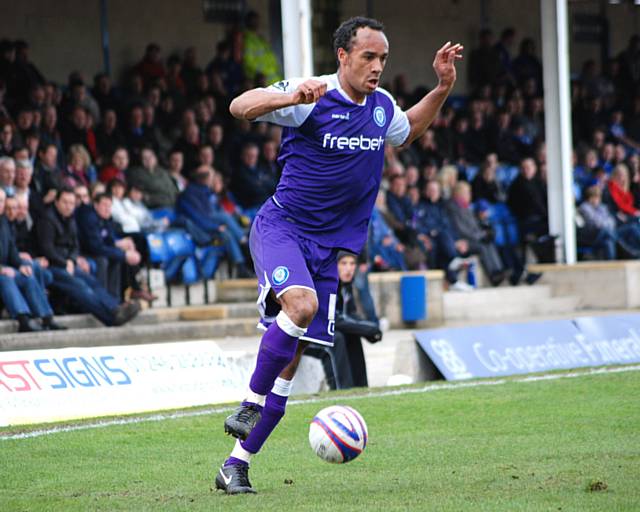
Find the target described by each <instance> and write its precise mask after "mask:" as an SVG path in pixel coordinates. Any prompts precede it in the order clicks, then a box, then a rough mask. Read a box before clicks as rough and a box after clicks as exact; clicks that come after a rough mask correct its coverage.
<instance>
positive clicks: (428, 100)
mask: <svg viewBox="0 0 640 512" xmlns="http://www.w3.org/2000/svg"><path fill="white" fill-rule="evenodd" d="M463 49H464V48H463V46H462V45H461V44H454V45H452V44H451V42H447V43H446V44H445V45H444V46H443V47H442V48H440V49H439V50H438V51H437V52H436V56H435V58H434V60H433V69H434V71H435V72H436V75H437V77H438V85H437V87H436V88H435V89H433V90H432V91H431V92H430V93H429V94H427V95H426V96H425V97H424V98H422V100H420V101H419V102H418V103H416V104H415V105H414V106H413V107H411V108H410V109H409V110H407V118H408V119H409V125H410V126H411V131H410V132H409V135H408V137H407V140H406V141H405V145H407V144H411V143H412V142H413V141H414V140H416V139H417V138H419V137H420V136H422V134H423V133H424V132H425V131H426V130H427V128H428V127H429V125H430V124H431V123H432V122H433V120H434V119H435V118H436V116H437V115H438V111H439V110H440V108H441V107H442V105H443V104H444V102H445V101H446V99H447V97H448V96H449V93H450V92H451V89H452V88H453V85H454V84H455V82H456V65H455V63H456V60H459V59H462V50H463Z"/></svg>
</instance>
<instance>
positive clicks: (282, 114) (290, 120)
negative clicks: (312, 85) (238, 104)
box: [256, 78, 315, 127]
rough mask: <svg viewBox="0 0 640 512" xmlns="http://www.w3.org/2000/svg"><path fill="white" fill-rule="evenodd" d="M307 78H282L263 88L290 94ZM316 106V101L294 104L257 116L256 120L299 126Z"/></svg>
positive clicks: (277, 92) (275, 92)
mask: <svg viewBox="0 0 640 512" xmlns="http://www.w3.org/2000/svg"><path fill="white" fill-rule="evenodd" d="M305 80H306V79H305V78H291V79H289V80H281V81H280V82H276V83H275V84H272V85H270V86H269V87H266V88H264V89H262V90H263V91H268V92H272V93H274V94H289V93H292V92H293V91H295V90H296V89H297V87H298V86H299V85H300V84H301V83H302V82H304V81H305ZM314 107H315V103H310V104H302V105H292V106H291V107H285V108H281V109H278V110H274V111H273V112H270V113H268V114H265V115H263V116H260V117H258V118H256V121H263V122H268V123H273V124H278V125H280V126H289V127H298V126H300V125H302V123H304V122H305V121H306V119H307V117H309V114H311V111H312V110H313V108H314Z"/></svg>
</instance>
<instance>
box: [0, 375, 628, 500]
mask: <svg viewBox="0 0 640 512" xmlns="http://www.w3.org/2000/svg"><path fill="white" fill-rule="evenodd" d="M329 398H330V400H329V401H322V402H319V403H307V404H299V405H293V406H291V407H290V408H289V409H288V413H287V416H286V417H285V419H284V420H283V422H282V423H281V425H280V426H279V428H278V429H277V430H276V432H275V433H274V435H273V436H272V438H271V439H270V440H269V442H268V443H267V444H266V445H265V448H264V450H263V452H262V453H261V454H260V455H258V456H257V457H255V459H254V461H253V463H252V469H251V475H250V476H251V480H252V483H253V485H254V487H255V488H256V489H257V490H258V492H259V494H258V495H257V496H225V495H223V494H221V493H219V492H217V493H216V492H211V491H210V490H209V489H210V485H211V482H212V480H213V476H214V475H215V472H216V471H217V468H218V466H219V464H220V463H221V462H222V460H224V458H225V457H226V456H227V454H228V452H229V450H230V449H231V447H232V445H233V441H232V440H231V439H230V438H228V437H225V436H224V435H223V434H222V422H223V418H224V416H225V415H224V414H216V415H205V416H198V417H185V418H181V419H172V420H166V421H160V422H143V423H138V424H131V425H119V426H112V427H106V428H99V429H91V430H81V431H75V432H68V433H58V434H53V435H47V436H42V437H38V438H32V439H21V440H0V510H1V511H3V512H8V511H14V510H16V511H18V510H19V511H31V510H38V511H39V510H64V511H70V510H82V511H84V510H109V511H111V510H132V511H143V510H154V511H159V510H162V511H164V510H189V511H199V510H207V511H211V510H224V511H225V512H226V511H235V510H242V511H245V512H246V511H247V510H261V511H262V510H274V511H279V512H281V511H299V510H313V511H318V510H331V511H335V510H385V511H391V510H438V511H442V510H452V511H461V510H473V511H484V510H486V511H499V510H505V511H517V510H536V511H537V510H553V511H556V510H562V511H567V510H576V511H589V510H594V511H596V510H597V511H602V510H606V511H613V510H639V509H640V482H639V479H640V372H638V371H630V372H626V373H612V374H598V375H587V374H585V375H584V376H580V377H577V378H570V379H557V380H547V381H545V380H542V381H537V382H526V383H525V382H517V381H513V382H508V383H506V384H504V385H497V386H478V387H464V388H455V389H441V390H437V391H434V392H429V393H407V394H399V395H395V396H382V397H367V398H358V399H351V400H347V399H345V398H341V397H340V396H339V395H335V394H334V395H329ZM334 398H335V400H334ZM330 403H347V404H350V405H352V406H354V407H355V408H356V409H358V410H359V411H360V412H361V413H362V415H363V416H364V418H365V420H366V421H367V424H368V427H369V435H370V443H369V445H368V447H367V449H366V451H365V452H364V453H363V454H362V455H361V456H360V457H359V458H358V459H356V460H355V461H353V462H351V463H349V464H344V465H330V464H327V463H325V462H323V461H321V460H320V459H318V458H317V457H316V456H315V455H314V454H313V453H312V451H311V449H310V447H309V445H308V441H307V433H308V430H307V425H308V422H309V421H310V420H311V418H312V417H313V415H314V414H315V413H316V412H317V411H318V410H319V409H320V408H322V407H325V406H327V405H329V404H330ZM5 433H6V432H5Z"/></svg>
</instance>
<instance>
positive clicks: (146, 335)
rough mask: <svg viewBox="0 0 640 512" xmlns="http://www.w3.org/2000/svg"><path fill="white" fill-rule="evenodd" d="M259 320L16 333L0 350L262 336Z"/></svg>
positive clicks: (3, 341) (0, 338)
mask: <svg viewBox="0 0 640 512" xmlns="http://www.w3.org/2000/svg"><path fill="white" fill-rule="evenodd" d="M256 324H257V317H256V316H254V317H253V318H232V319H224V320H206V321H194V322H188V321H175V322H163V323H153V324H150V325H140V324H138V325H136V324H134V323H130V324H127V325H124V326H122V327H94V328H85V329H74V330H69V331H45V332H38V333H21V334H18V333H13V334H5V335H3V336H0V350H26V349H50V348H63V347H88V346H91V347H97V346H107V345H137V344H142V343H160V342H163V341H167V342H168V341H176V340H197V339H216V338H225V337H227V336H252V335H254V334H255V336H256V338H258V337H259V336H260V333H259V331H258V330H257V329H256Z"/></svg>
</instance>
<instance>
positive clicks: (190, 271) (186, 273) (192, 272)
mask: <svg viewBox="0 0 640 512" xmlns="http://www.w3.org/2000/svg"><path fill="white" fill-rule="evenodd" d="M180 274H181V276H182V284H185V285H187V286H188V285H190V284H194V283H197V282H198V281H199V280H200V273H199V272H198V263H197V262H196V258H195V256H189V257H188V258H187V259H186V260H185V261H184V263H183V264H182V268H181V269H180Z"/></svg>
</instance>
